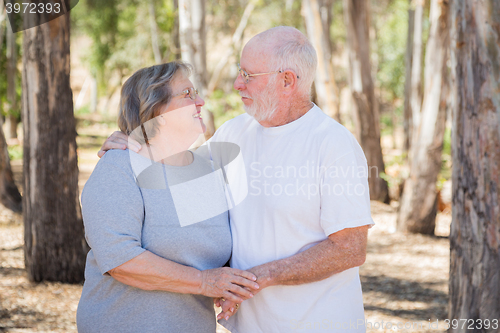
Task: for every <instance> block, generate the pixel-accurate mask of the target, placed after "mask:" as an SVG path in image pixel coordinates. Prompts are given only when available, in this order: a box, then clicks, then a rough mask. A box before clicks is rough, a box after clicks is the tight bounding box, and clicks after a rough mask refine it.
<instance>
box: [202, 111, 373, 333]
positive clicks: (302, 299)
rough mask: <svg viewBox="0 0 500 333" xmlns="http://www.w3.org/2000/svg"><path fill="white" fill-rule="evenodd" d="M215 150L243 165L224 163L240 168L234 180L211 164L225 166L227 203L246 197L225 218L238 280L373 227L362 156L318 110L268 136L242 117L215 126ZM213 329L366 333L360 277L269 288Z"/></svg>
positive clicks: (352, 273)
mask: <svg viewBox="0 0 500 333" xmlns="http://www.w3.org/2000/svg"><path fill="white" fill-rule="evenodd" d="M214 142H219V143H220V142H229V143H233V144H236V145H237V146H239V147H240V149H241V151H240V152H241V155H240V160H241V157H242V159H243V162H242V163H232V164H235V165H239V166H238V167H237V168H238V169H239V170H238V171H237V172H235V170H231V164H229V165H227V164H228V163H227V161H220V160H219V161H217V159H218V158H219V159H220V157H217V156H219V154H217V156H212V158H213V159H214V162H217V163H220V164H222V165H223V166H225V167H224V169H225V170H224V171H225V173H226V174H227V175H229V176H228V182H229V184H228V188H230V192H232V193H230V196H232V197H240V198H241V197H242V195H241V194H242V193H244V194H246V197H244V199H243V200H238V202H239V203H238V202H236V205H235V206H233V207H232V208H231V209H230V225H231V233H232V237H233V252H232V259H231V267H234V268H239V269H244V270H245V269H249V268H251V267H254V266H257V265H261V264H264V263H267V262H270V261H273V260H279V259H283V258H287V257H290V256H293V255H294V254H297V253H299V252H301V251H304V250H306V249H308V248H310V247H312V246H314V245H316V244H317V243H319V242H321V241H323V240H325V239H326V238H327V237H328V235H330V234H332V233H335V232H337V231H340V230H342V229H345V228H353V227H359V226H363V225H372V224H373V220H372V218H371V215H370V198H369V189H368V181H367V176H368V170H367V163H366V159H365V156H364V154H363V151H362V149H361V147H360V146H359V144H358V143H357V141H356V139H355V138H354V136H353V135H352V134H351V133H350V132H349V131H348V130H347V129H346V128H345V127H343V126H342V125H340V124H339V123H338V122H336V121H335V120H333V119H332V118H330V117H328V116H326V115H325V114H324V113H323V112H322V111H321V110H320V109H319V108H318V107H317V106H314V107H313V108H312V109H311V110H309V111H308V112H307V113H306V114H305V115H303V116H302V117H301V118H299V119H297V120H295V121H293V122H291V123H289V124H286V125H283V126H279V127H271V128H265V127H263V126H261V125H260V124H259V123H258V122H257V121H255V120H254V119H253V118H252V117H250V116H249V115H247V114H243V115H241V116H238V117H236V118H234V119H232V120H230V121H228V122H226V123H225V124H224V125H223V126H221V128H220V129H219V130H218V131H217V132H216V133H215V135H214V137H213V138H212V139H211V140H210V142H209V143H210V144H212V143H214ZM233 146H234V145H233ZM232 156H233V157H234V156H235V154H234V151H233V152H232ZM236 160H237V159H236ZM242 165H244V167H242ZM243 170H244V171H243ZM245 177H246V181H244V179H245ZM237 192H240V193H237ZM240 201H241V202H240ZM220 322H221V324H223V325H224V326H226V327H227V328H228V329H230V330H231V331H232V332H233V333H259V332H262V333H269V332H302V331H303V332H325V331H334V330H336V331H338V330H341V331H348V332H365V326H364V310H363V298H362V294H361V284H360V281H359V269H358V268H357V267H356V268H351V269H348V270H346V271H344V272H341V273H338V274H334V275H333V276H331V277H329V278H327V279H324V280H322V281H318V282H313V283H307V284H302V285H293V286H272V287H268V288H266V289H264V290H262V291H261V292H259V293H258V294H257V295H255V297H253V298H252V299H249V300H246V301H244V302H243V303H242V304H241V306H240V308H239V310H238V311H237V312H236V314H235V315H233V316H232V317H231V318H230V319H229V321H225V320H221V321H220Z"/></svg>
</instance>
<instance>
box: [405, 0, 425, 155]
mask: <svg viewBox="0 0 500 333" xmlns="http://www.w3.org/2000/svg"><path fill="white" fill-rule="evenodd" d="M413 3H414V6H415V17H414V24H415V26H414V28H413V54H412V61H411V81H410V82H411V84H410V90H411V92H410V108H411V115H412V118H411V126H410V127H409V130H410V133H409V136H410V138H411V139H410V143H409V145H410V147H411V145H412V141H414V140H416V136H417V131H418V126H419V124H420V111H421V108H422V19H423V13H424V4H425V0H413ZM409 157H410V160H411V150H410V156H409ZM410 163H411V161H410Z"/></svg>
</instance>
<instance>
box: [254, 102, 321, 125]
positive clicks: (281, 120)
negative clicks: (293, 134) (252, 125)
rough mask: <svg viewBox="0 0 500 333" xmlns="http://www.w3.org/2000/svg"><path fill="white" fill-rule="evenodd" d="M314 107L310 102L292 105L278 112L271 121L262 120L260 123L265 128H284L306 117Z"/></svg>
mask: <svg viewBox="0 0 500 333" xmlns="http://www.w3.org/2000/svg"><path fill="white" fill-rule="evenodd" d="M313 106H314V104H313V103H312V102H311V101H310V100H307V101H301V102H297V103H290V104H289V105H287V107H285V108H283V109H282V110H278V111H277V112H276V113H275V114H274V116H273V117H272V118H271V119H268V120H261V121H259V123H260V124H261V125H262V126H264V127H278V126H283V125H286V124H289V123H291V122H292V121H295V120H297V119H299V118H300V117H302V116H303V115H305V114H306V113H307V112H308V111H309V110H311V109H312V107H313Z"/></svg>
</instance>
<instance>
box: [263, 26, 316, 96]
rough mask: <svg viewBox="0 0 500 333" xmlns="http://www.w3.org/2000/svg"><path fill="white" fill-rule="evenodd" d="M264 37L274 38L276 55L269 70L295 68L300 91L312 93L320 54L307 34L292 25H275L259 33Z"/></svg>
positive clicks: (273, 49) (272, 51)
mask: <svg viewBox="0 0 500 333" xmlns="http://www.w3.org/2000/svg"><path fill="white" fill-rule="evenodd" d="M259 35H260V37H263V38H266V39H267V38H272V44H273V47H272V50H271V53H272V54H273V55H274V56H273V57H272V58H271V61H270V69H269V70H283V71H284V70H287V69H290V70H293V71H294V72H295V73H296V74H297V76H298V77H299V79H298V81H297V85H298V89H299V91H302V92H304V94H308V95H309V96H310V94H311V87H312V83H313V81H314V77H315V75H316V67H317V64H318V56H317V55H316V50H315V49H314V47H313V46H312V44H311V42H309V40H308V39H307V37H306V36H304V34H303V33H302V32H300V31H299V30H297V29H295V28H292V27H283V26H280V27H275V28H271V29H269V30H266V31H264V32H263V33H261V34H259Z"/></svg>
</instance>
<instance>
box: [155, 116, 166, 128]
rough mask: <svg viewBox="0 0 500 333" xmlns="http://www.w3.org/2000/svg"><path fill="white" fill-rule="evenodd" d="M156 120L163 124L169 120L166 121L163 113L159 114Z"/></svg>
mask: <svg viewBox="0 0 500 333" xmlns="http://www.w3.org/2000/svg"><path fill="white" fill-rule="evenodd" d="M156 120H157V121H158V124H160V125H161V126H164V125H165V124H166V123H167V122H166V121H165V119H164V118H163V115H162V114H161V115H159V116H158V117H156Z"/></svg>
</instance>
